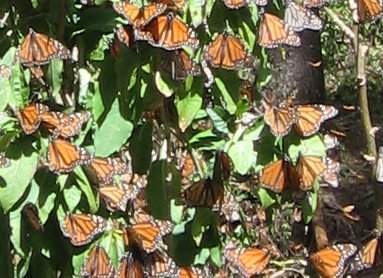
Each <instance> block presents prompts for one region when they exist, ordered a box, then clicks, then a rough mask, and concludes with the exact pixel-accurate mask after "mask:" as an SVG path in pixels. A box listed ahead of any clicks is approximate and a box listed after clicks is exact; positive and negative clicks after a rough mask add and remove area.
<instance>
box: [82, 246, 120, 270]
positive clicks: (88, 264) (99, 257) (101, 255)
mask: <svg viewBox="0 0 383 278" xmlns="http://www.w3.org/2000/svg"><path fill="white" fill-rule="evenodd" d="M113 273H114V268H113V265H112V262H111V261H110V259H109V256H108V254H107V253H106V251H105V249H104V248H103V247H101V246H99V245H96V246H95V247H93V249H92V250H91V251H90V252H89V255H88V257H87V258H86V259H85V262H84V265H83V266H82V268H81V272H80V275H82V276H83V277H89V278H108V277H112V276H113Z"/></svg>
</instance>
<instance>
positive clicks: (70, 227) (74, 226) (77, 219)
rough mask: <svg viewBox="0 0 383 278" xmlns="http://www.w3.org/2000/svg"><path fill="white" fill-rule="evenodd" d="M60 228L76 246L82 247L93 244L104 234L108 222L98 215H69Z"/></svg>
mask: <svg viewBox="0 0 383 278" xmlns="http://www.w3.org/2000/svg"><path fill="white" fill-rule="evenodd" d="M60 227H61V231H62V232H63V234H64V236H66V237H69V238H70V242H71V243H72V244H73V245H74V246H81V245H85V244H87V243H89V242H91V241H92V240H93V238H94V237H95V236H97V235H98V234H100V233H102V232H104V231H105V229H106V227H107V222H106V220H105V219H104V218H102V217H100V216H97V215H92V214H68V215H67V216H65V218H64V221H63V222H62V224H61V226H60Z"/></svg>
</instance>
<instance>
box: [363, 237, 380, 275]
mask: <svg viewBox="0 0 383 278" xmlns="http://www.w3.org/2000/svg"><path fill="white" fill-rule="evenodd" d="M378 243H379V240H378V239H377V238H373V239H372V240H370V241H368V242H367V243H366V244H365V245H363V248H362V263H363V265H364V267H365V268H369V267H371V266H373V265H374V263H375V257H376V251H377V249H378Z"/></svg>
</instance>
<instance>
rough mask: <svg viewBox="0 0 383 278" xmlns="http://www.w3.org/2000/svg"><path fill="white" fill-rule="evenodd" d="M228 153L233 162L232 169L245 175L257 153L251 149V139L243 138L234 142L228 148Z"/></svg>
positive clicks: (255, 159) (254, 161) (254, 160)
mask: <svg viewBox="0 0 383 278" xmlns="http://www.w3.org/2000/svg"><path fill="white" fill-rule="evenodd" d="M228 154H229V156H230V158H231V159H232V161H233V163H234V169H235V171H236V172H238V173H239V174H241V175H245V174H246V173H247V172H248V171H249V170H250V168H251V167H252V166H253V164H254V163H256V161H257V153H256V152H254V150H253V141H249V140H246V141H245V140H243V141H238V142H235V143H234V144H233V145H231V147H230V148H229V150H228Z"/></svg>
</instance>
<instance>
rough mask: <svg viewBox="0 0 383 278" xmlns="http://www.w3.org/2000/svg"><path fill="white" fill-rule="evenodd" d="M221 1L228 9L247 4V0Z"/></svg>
mask: <svg viewBox="0 0 383 278" xmlns="http://www.w3.org/2000/svg"><path fill="white" fill-rule="evenodd" d="M223 2H224V3H225V5H226V7H228V8H230V9H239V8H242V7H243V6H245V5H246V4H247V0H223Z"/></svg>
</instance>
